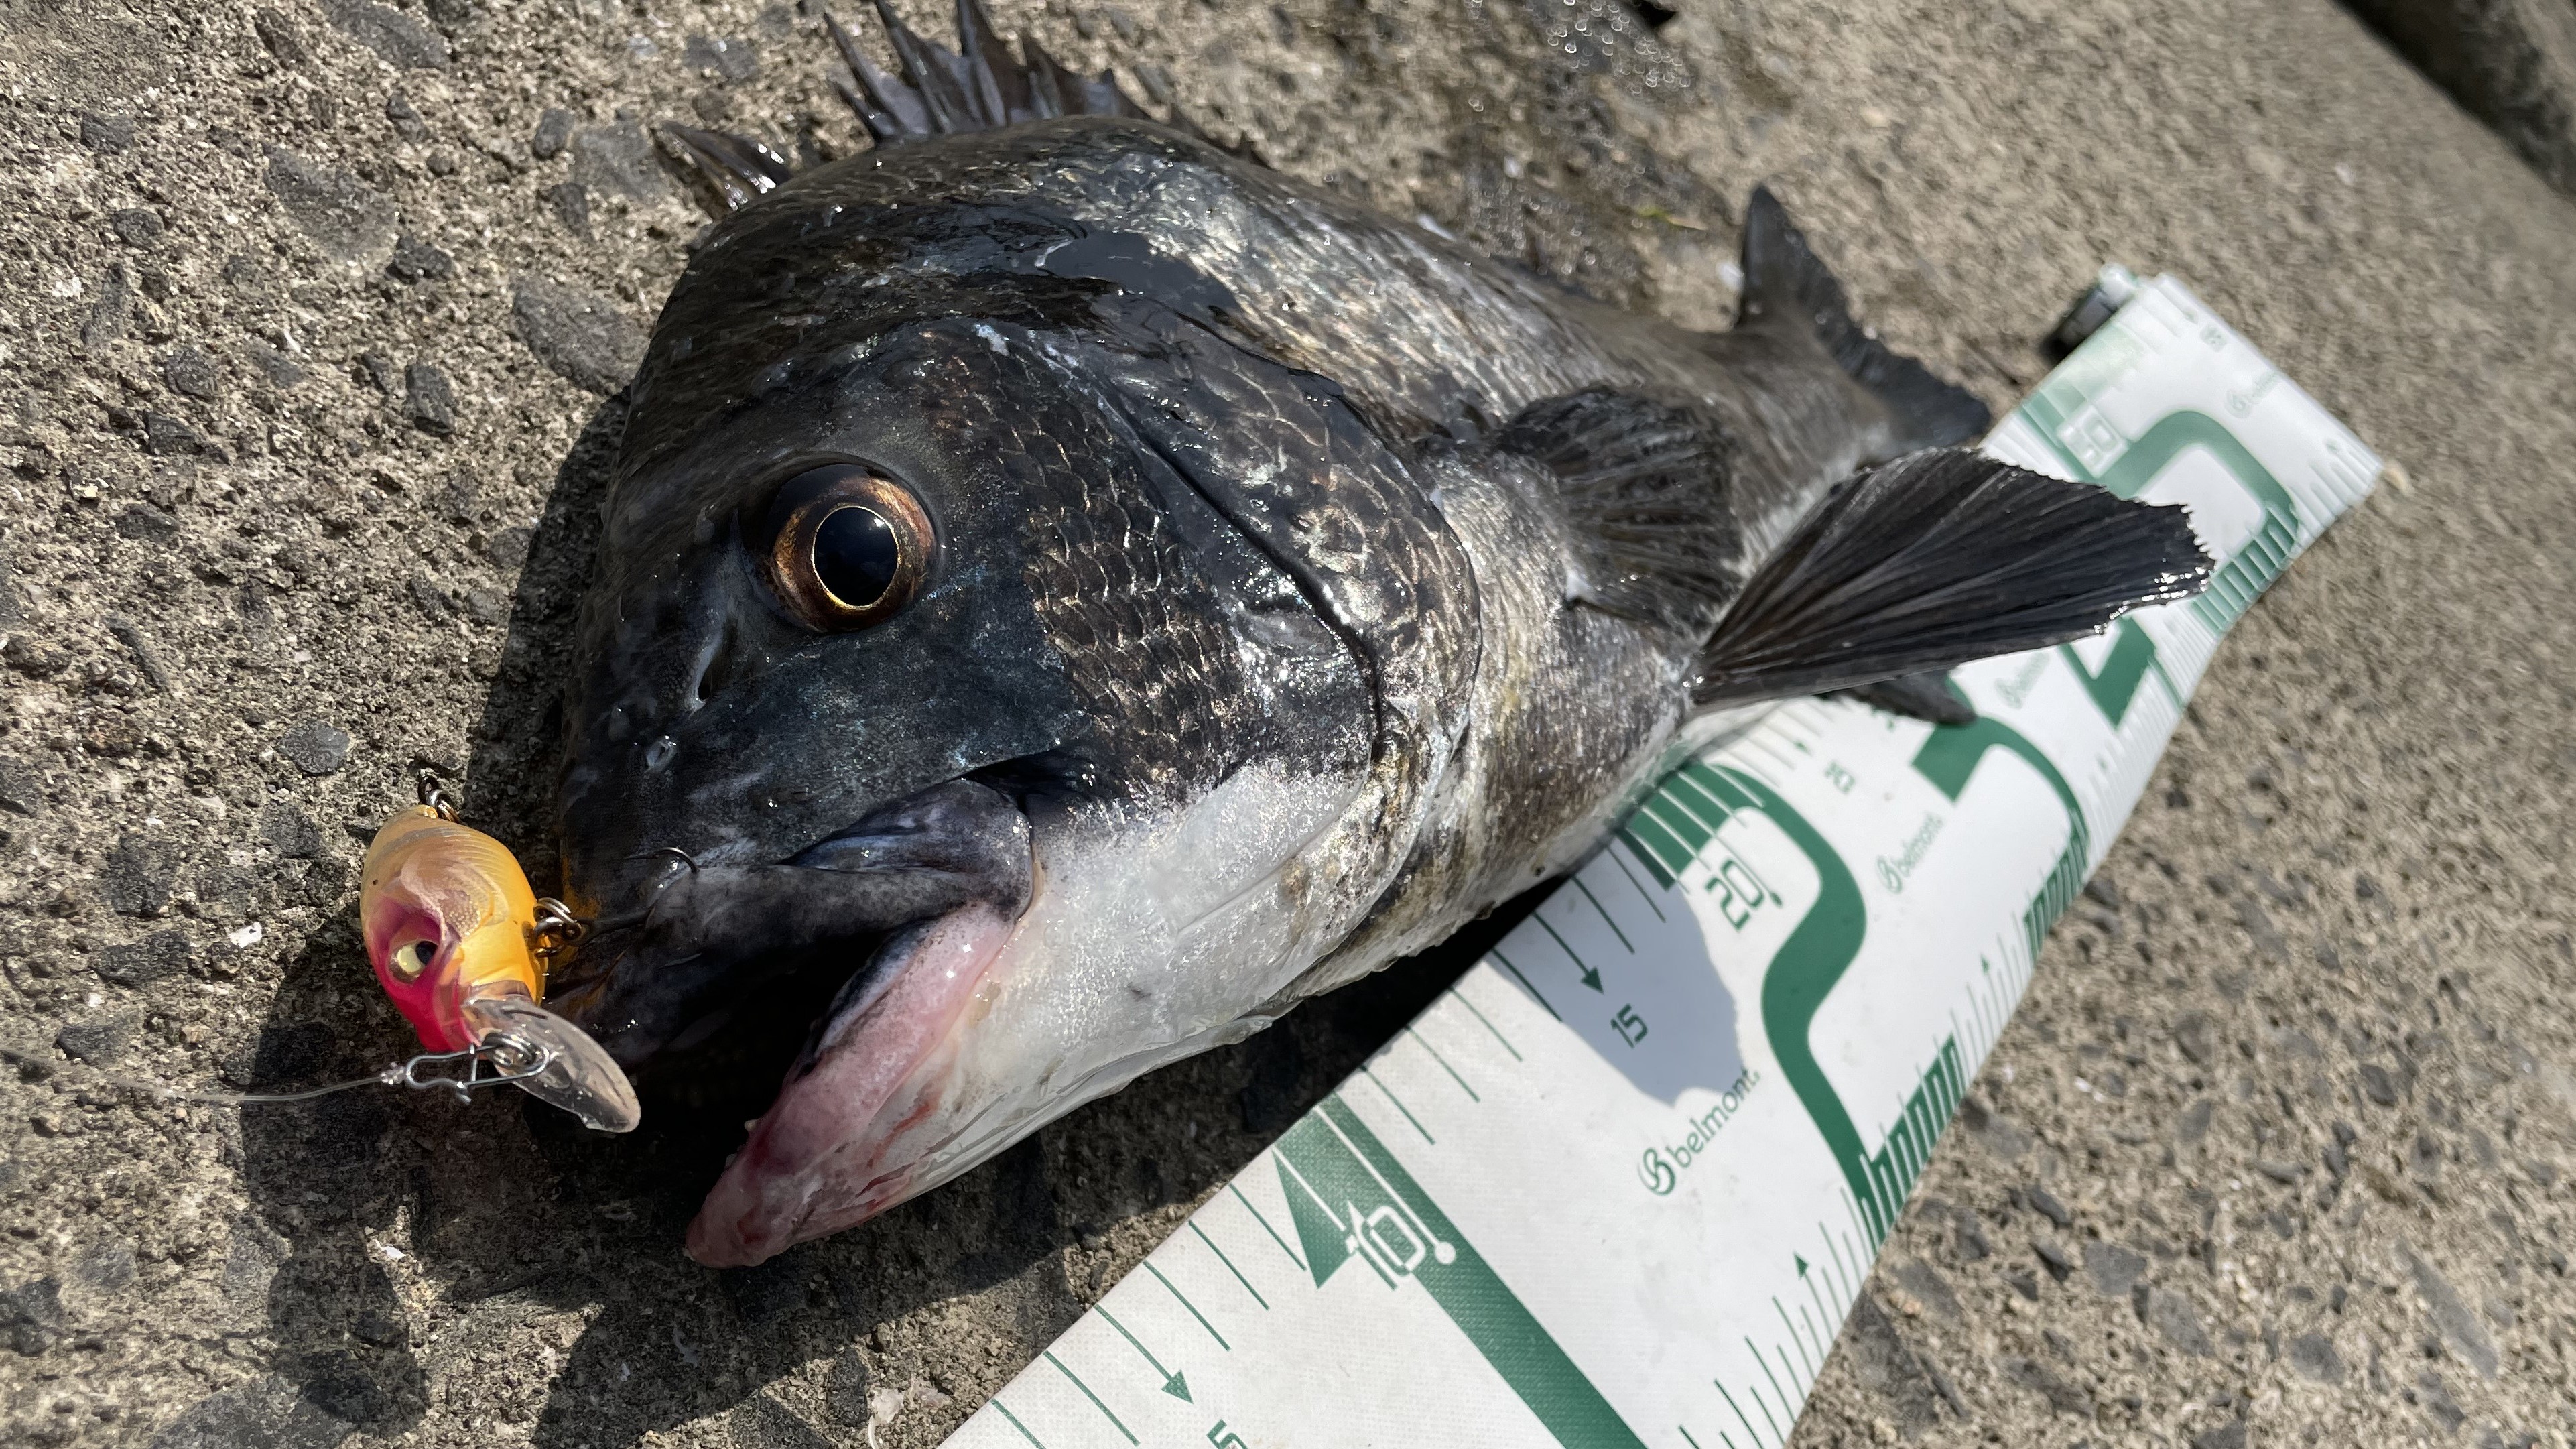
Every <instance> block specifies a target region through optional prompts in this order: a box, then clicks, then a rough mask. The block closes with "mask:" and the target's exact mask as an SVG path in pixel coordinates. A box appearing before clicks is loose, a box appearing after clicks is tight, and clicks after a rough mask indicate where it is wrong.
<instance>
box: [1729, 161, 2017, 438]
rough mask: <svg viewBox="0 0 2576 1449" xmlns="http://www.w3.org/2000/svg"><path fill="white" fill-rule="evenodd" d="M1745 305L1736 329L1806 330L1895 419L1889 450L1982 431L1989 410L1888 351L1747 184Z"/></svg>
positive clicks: (1776, 205)
mask: <svg viewBox="0 0 2576 1449" xmlns="http://www.w3.org/2000/svg"><path fill="white" fill-rule="evenodd" d="M1743 268H1744V308H1743V313H1742V317H1741V319H1740V320H1739V321H1738V322H1737V324H1736V325H1737V326H1739V327H1774V328H1784V329H1786V328H1795V329H1799V330H1802V331H1808V332H1811V333H1812V334H1813V336H1814V337H1815V339H1816V341H1817V342H1818V343H1819V344H1821V345H1822V346H1823V347H1824V349H1825V350H1826V351H1827V352H1828V353H1831V354H1832V356H1833V359H1834V361H1835V362H1836V363H1837V364H1839V365H1840V366H1841V367H1842V370H1843V371H1844V372H1846V373H1849V374H1850V375H1851V377H1852V380H1853V381H1855V382H1857V383H1859V384H1860V385H1861V387H1862V388H1863V389H1864V390H1866V391H1867V392H1869V393H1870V395H1871V396H1873V397H1875V398H1877V399H1878V400H1879V402H1880V403H1882V404H1884V405H1885V406H1886V408H1887V410H1888V412H1889V414H1891V415H1892V417H1893V418H1894V420H1895V424H1896V438H1895V442H1894V446H1893V448H1892V449H1891V452H1897V453H1904V452H1912V451H1914V450H1915V449H1918V448H1947V447H1954V446H1956V445H1958V444H1961V443H1965V442H1968V441H1969V440H1971V439H1973V438H1977V437H1979V436H1982V435H1983V434H1984V433H1985V431H1986V428H1987V426H1988V425H1989V424H1991V423H1992V422H1993V421H1994V415H1993V414H1992V413H1990V412H1989V411H1987V409H1986V405H1985V404H1984V403H1982V402H1979V401H1977V399H1976V397H1975V396H1974V395H1973V394H1971V393H1969V392H1968V391H1967V390H1966V389H1964V388H1960V387H1956V386H1953V385H1952V384H1950V383H1946V382H1943V381H1942V380H1941V379H1940V378H1938V377H1935V376H1933V375H1932V373H1931V371H1930V370H1929V369H1927V368H1925V367H1924V366H1923V364H1922V363H1919V362H1917V361H1915V360H1914V359H1913V358H1911V357H1907V356H1905V355H1904V354H1903V353H1900V352H1894V351H1890V350H1889V349H1888V347H1887V346H1886V344H1884V343H1882V342H1880V341H1879V340H1878V339H1877V338H1875V337H1873V336H1871V335H1870V334H1869V331H1868V329H1866V328H1864V327H1862V326H1861V325H1860V323H1858V322H1856V321H1854V320H1853V319H1852V315H1851V311H1850V308H1849V307H1848V306H1847V305H1846V304H1845V303H1844V300H1843V289H1842V284H1841V283H1840V282H1837V281H1835V280H1834V274H1833V273H1832V272H1830V271H1828V270H1826V268H1825V264H1824V261H1823V259H1822V258H1819V257H1818V256H1817V255H1816V253H1815V249H1814V248H1812V247H1810V246H1809V245H1807V238H1806V237H1805V236H1804V235H1802V234H1801V233H1800V232H1799V230H1798V228H1797V227H1796V226H1794V225H1792V224H1791V223H1790V221H1789V213H1788V210H1787V209H1786V208H1784V207H1783V206H1781V205H1780V199H1779V198H1778V197H1776V196H1773V195H1772V194H1771V188H1769V187H1767V186H1756V187H1755V188H1753V199H1752V202H1751V204H1749V205H1748V206H1747V207H1746V208H1745V218H1744V261H1743Z"/></svg>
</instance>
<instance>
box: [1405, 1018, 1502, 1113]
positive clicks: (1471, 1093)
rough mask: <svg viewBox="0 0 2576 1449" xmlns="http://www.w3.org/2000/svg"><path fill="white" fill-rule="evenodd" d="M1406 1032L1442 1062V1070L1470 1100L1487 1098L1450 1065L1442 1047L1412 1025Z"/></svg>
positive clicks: (1435, 1059) (1435, 1058) (1478, 1100)
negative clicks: (1437, 1045) (1441, 1050)
mask: <svg viewBox="0 0 2576 1449" xmlns="http://www.w3.org/2000/svg"><path fill="white" fill-rule="evenodd" d="M1404 1034H1405V1035H1406V1036H1409V1037H1411V1038H1413V1039H1414V1040H1415V1041H1417V1042H1420V1043H1421V1045H1422V1049H1423V1050H1424V1051H1427V1052H1429V1053H1431V1059H1432V1060H1433V1061H1435V1062H1438V1063H1439V1064H1440V1070H1442V1071H1444V1072H1447V1073H1448V1074H1449V1080H1451V1081H1453V1082H1456V1083H1457V1084H1458V1090H1459V1091H1462V1092H1464V1093H1466V1094H1467V1100H1468V1101H1470V1102H1482V1101H1484V1100H1485V1099H1484V1098H1482V1097H1479V1096H1477V1095H1476V1089H1475V1088H1473V1087H1471V1086H1468V1085H1467V1079H1466V1078H1465V1077H1462V1076H1460V1075H1458V1069H1457V1068H1456V1067H1453V1066H1451V1065H1449V1059H1448V1058H1447V1057H1444V1056H1442V1055H1441V1054H1440V1049H1439V1048H1438V1047H1435V1046H1433V1045H1432V1044H1431V1043H1430V1042H1428V1041H1424V1040H1423V1037H1422V1033H1420V1032H1418V1031H1415V1030H1414V1029H1413V1028H1412V1027H1409V1026H1408V1027H1406V1028H1405V1029H1404Z"/></svg>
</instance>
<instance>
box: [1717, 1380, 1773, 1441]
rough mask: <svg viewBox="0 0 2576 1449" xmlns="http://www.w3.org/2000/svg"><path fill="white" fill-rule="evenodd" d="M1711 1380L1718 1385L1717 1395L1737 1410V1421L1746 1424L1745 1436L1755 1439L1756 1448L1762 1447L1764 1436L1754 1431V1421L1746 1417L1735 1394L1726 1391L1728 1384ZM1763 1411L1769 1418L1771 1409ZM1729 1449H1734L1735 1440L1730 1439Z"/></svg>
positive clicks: (1720, 1436)
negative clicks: (1736, 1400)
mask: <svg viewBox="0 0 2576 1449" xmlns="http://www.w3.org/2000/svg"><path fill="white" fill-rule="evenodd" d="M1709 1382H1710V1383H1713V1384H1716V1385H1717V1396H1718V1397H1719V1398H1721V1399H1724V1400H1726V1406H1727V1407H1728V1408H1730V1409H1733V1410H1735V1422H1737V1423H1739V1424H1742V1425H1743V1426H1744V1437H1745V1438H1747V1439H1750V1440H1752V1441H1753V1446H1754V1449H1762V1436H1761V1435H1759V1434H1756V1433H1754V1432H1753V1421H1752V1420H1751V1419H1748V1418H1746V1417H1744V1410H1743V1408H1742V1407H1741V1406H1739V1405H1738V1404H1737V1403H1736V1402H1735V1395H1733V1394H1730V1393H1728V1392H1727V1391H1726V1384H1725V1383H1724V1382H1723V1381H1722V1380H1718V1379H1711V1380H1709ZM1762 1412H1763V1415H1764V1416H1765V1417H1766V1418H1767V1417H1768V1416H1769V1415H1770V1412H1771V1411H1770V1410H1768V1409H1765V1410H1763V1411H1762ZM1718 1437H1719V1438H1721V1439H1724V1438H1726V1436H1725V1435H1724V1434H1722V1433H1721V1434H1720V1435H1718ZM1728 1449H1734V1441H1732V1440H1729V1441H1728Z"/></svg>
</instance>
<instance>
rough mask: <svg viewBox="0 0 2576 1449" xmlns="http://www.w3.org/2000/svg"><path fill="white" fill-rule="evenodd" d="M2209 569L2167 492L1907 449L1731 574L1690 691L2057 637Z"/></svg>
mask: <svg viewBox="0 0 2576 1449" xmlns="http://www.w3.org/2000/svg"><path fill="white" fill-rule="evenodd" d="M2209 570H2210V559H2209V555H2208V554H2207V553H2205V552H2203V551H2202V549H2201V547H2200V541H2199V539H2198V537H2197V536H2196V535H2195V534H2194V533H2193V532H2192V528H2191V522H2190V519H2189V517H2188V516H2187V515H2186V514H2185V512H2184V511H2183V510H2182V509H2181V508H2179V507H2171V506H2156V505H2151V504H2144V503H2134V502H2131V501H2129V500H2127V499H2124V498H2120V497H2118V496H2116V495H2114V494H2112V493H2110V492H2108V491H2106V490H2104V489H2101V488H2097V487H2095V486H2093V485H2092V484H2089V483H2069V482H2067V481H2066V480H2064V479H2062V478H2051V477H2049V476H2047V475H2046V474H2042V473H2033V472H2030V471H2028V470H2026V469H2022V468H2016V467H2013V466H2012V465H2010V464H2008V463H2002V462H1998V461H1996V460H1995V459H1992V458H1988V457H1984V456H1982V455H1980V454H1976V453H1963V452H1957V451H1952V450H1947V449H1934V450H1931V451H1926V452H1920V453H1913V454H1909V455H1908V456H1906V457H1903V458H1899V459H1897V460H1896V461H1895V462H1893V463H1890V464H1887V465H1886V466H1884V467H1880V468H1872V469H1870V470H1868V471H1866V472H1864V473H1861V474H1859V475H1858V476H1857V477H1855V478H1853V479H1851V480H1850V481H1849V482H1847V483H1845V484H1844V485H1843V486H1842V487H1840V488H1838V489H1837V490H1835V492H1834V493H1833V495H1832V496H1831V497H1829V498H1827V499H1826V500H1825V501H1824V502H1823V503H1822V504H1820V505H1819V506H1818V507H1817V508H1816V510H1815V511H1814V512H1813V513H1811V514H1809V515H1808V517H1807V519H1806V521H1805V522H1803V523H1801V524H1800V525H1799V526H1798V531H1797V532H1796V533H1795V534H1793V535H1791V536H1790V538H1789V540H1788V542H1786V543H1784V544H1782V545H1781V547H1780V549H1779V551H1778V552H1777V553H1775V554H1774V555H1773V556H1772V558H1771V560H1770V562H1768V563H1766V564H1764V565H1763V567H1762V571H1761V572H1760V573H1757V574H1755V575H1754V576H1753V577H1752V579H1751V580H1749V581H1748V582H1747V583H1746V584H1745V586H1744V592H1743V593H1742V594H1740V595H1738V596H1737V597H1736V599H1735V601H1734V603H1732V604H1731V605H1729V606H1728V608H1727V611H1726V614H1725V616H1724V617H1723V618H1721V619H1719V620H1718V624H1717V628H1716V630H1715V631H1714V632H1713V633H1712V634H1711V635H1710V637H1709V640H1708V642H1707V643H1706V644H1705V645H1704V646H1702V648H1701V650H1700V654H1699V659H1698V668H1697V673H1698V678H1697V679H1696V681H1694V683H1693V684H1692V687H1691V697H1692V700H1693V702H1694V703H1696V704H1698V705H1700V706H1702V707H1709V706H1717V705H1731V704H1749V703H1753V702H1755V701H1758V700H1764V699H1783V698H1787V697H1790V696H1793V695H1801V694H1821V693H1824V692H1827V691H1830V690H1838V689H1853V688H1857V687H1859V686H1862V685H1868V684H1875V683H1877V682H1879V681H1882V680H1891V679H1897V678H1899V677H1902V676H1907V675H1918V674H1922V673H1925V672H1927V671H1930V670H1936V669H1948V668H1951V667H1952V666H1954V665H1959V664H1965V663H1967V662H1968V661H1970V660H1972V659H1984V658H1987V657H1990V656H1992V655H1996V654H2011V653H2016V652H2019V651H2021V650H2025V649H2039V648H2044V647H2046V646H2048V645H2052V644H2063V643H2066V642H2067V641H2069V640H2071V639H2077V638H2081V637H2083V636H2084V635H2086V634H2090V633H2093V632H2095V631H2097V630H2099V629H2101V628H2102V627H2103V626H2105V625H2107V624H2109V623H2110V622H2111V621H2112V620H2114V619H2117V618H2119V617H2120V616H2121V615H2122V614H2125V613H2127V612H2129V611H2130V610H2131V609H2135V608H2140V607H2143V606H2145V605H2148V604H2157V603H2167V602H2171V601H2173V600H2176V599H2183V598H2188V597H2190V596H2191V595H2193V594H2196V593H2198V592H2200V590H2201V589H2202V588H2204V587H2206V586H2207V585H2208V583H2209ZM1945 692H1946V691H1945ZM1924 702H1925V703H1931V701H1929V700H1928V699H1927V700H1926V701H1924Z"/></svg>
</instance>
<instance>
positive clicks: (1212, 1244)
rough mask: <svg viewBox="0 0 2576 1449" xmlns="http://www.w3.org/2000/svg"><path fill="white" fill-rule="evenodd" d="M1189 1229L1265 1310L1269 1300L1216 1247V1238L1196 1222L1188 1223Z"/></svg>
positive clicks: (1231, 1260) (1223, 1252) (1232, 1261)
mask: <svg viewBox="0 0 2576 1449" xmlns="http://www.w3.org/2000/svg"><path fill="white" fill-rule="evenodd" d="M1262 1226H1264V1227H1268V1226H1269V1224H1267V1223H1264V1224H1263V1225H1262ZM1190 1231H1191V1232H1194V1233H1197V1234H1198V1235H1199V1241H1200V1242H1202V1243H1205V1244H1207V1248H1208V1251H1209V1252H1211V1253H1214V1254H1216V1260H1217V1261H1218V1262H1220V1263H1223V1264H1224V1265H1225V1271H1227V1272H1229V1273H1232V1274H1233V1275H1234V1281H1236V1282H1237V1283H1240V1284H1242V1285H1243V1291H1244V1292H1246V1293H1249V1294H1251V1295H1252V1301H1253V1302H1255V1303H1258V1304H1260V1305H1261V1307H1262V1309H1263V1311H1265V1312H1267V1311H1268V1310H1269V1307H1270V1300H1269V1299H1267V1298H1264V1297H1262V1296H1261V1290H1260V1289H1258V1288H1255V1287H1253V1286H1252V1280H1251V1279H1249V1278H1246V1277H1244V1276H1243V1270H1242V1269H1241V1268H1238V1267H1236V1266H1234V1260H1233V1259H1232V1258H1229V1257H1227V1256H1226V1255H1225V1249H1223V1248H1220V1247H1218V1246H1217V1245H1216V1240H1215V1239H1213V1238H1211V1237H1209V1236H1208V1235H1207V1233H1206V1232H1205V1231H1204V1230H1203V1229H1201V1228H1200V1227H1199V1225H1198V1224H1196V1223H1192V1224H1190Z"/></svg>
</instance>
